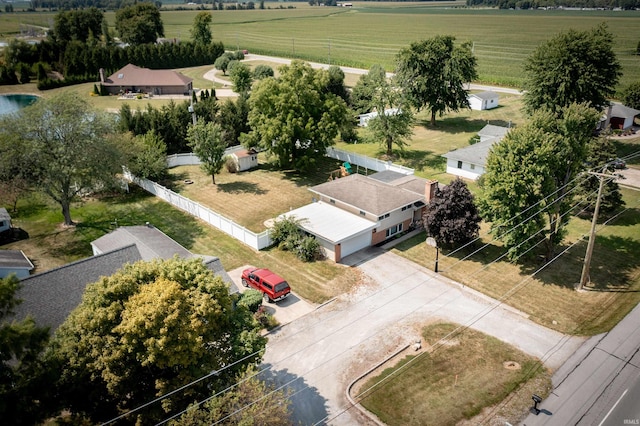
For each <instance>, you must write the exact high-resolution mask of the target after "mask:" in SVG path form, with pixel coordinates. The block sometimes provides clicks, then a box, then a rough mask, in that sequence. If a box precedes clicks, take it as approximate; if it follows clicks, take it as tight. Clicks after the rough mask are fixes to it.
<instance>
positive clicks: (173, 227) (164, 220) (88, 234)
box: [1, 186, 359, 303]
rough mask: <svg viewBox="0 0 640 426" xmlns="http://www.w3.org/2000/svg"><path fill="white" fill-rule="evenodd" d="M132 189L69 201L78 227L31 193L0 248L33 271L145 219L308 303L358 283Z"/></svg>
mask: <svg viewBox="0 0 640 426" xmlns="http://www.w3.org/2000/svg"><path fill="white" fill-rule="evenodd" d="M131 189H132V191H131V193H129V194H116V195H111V196H104V197H100V198H92V199H85V200H83V201H82V202H79V203H74V205H73V208H72V217H73V219H74V221H76V222H77V226H75V227H70V228H67V227H62V226H61V223H62V221H63V218H62V213H61V211H60V208H59V206H57V205H56V204H53V203H51V202H50V201H49V200H48V199H47V198H44V197H41V196H37V195H34V196H32V197H30V198H28V199H25V200H22V201H21V202H20V204H19V206H18V211H17V212H16V213H11V215H12V218H13V221H12V222H13V226H14V227H17V228H21V229H22V230H24V231H25V232H27V233H28V236H29V238H28V239H24V240H20V241H17V242H13V243H11V244H5V245H3V246H2V247H1V249H11V250H23V251H24V252H25V254H26V255H27V256H28V257H29V258H30V259H31V261H32V262H33V263H34V265H35V266H36V270H35V272H36V273H38V272H44V271H46V270H49V269H52V268H55V267H58V266H62V265H64V264H66V263H69V262H72V261H75V260H79V259H82V258H85V257H88V256H91V255H92V251H91V245H90V243H91V241H93V240H95V239H96V238H99V237H101V236H102V235H105V234H106V233H108V232H110V231H112V230H113V229H115V226H116V222H117V226H130V225H143V224H145V223H146V222H149V223H151V224H153V225H154V226H156V227H158V228H159V229H160V230H161V231H162V232H164V233H165V234H167V235H168V236H169V237H171V238H173V239H174V240H176V241H177V242H178V243H180V244H182V245H183V246H184V247H186V248H187V249H189V250H190V251H191V252H193V253H196V254H203V255H211V256H217V257H219V258H220V260H221V261H222V265H223V266H224V267H225V269H226V270H232V269H235V268H239V267H241V266H243V265H248V264H252V265H256V266H261V267H267V268H270V269H272V270H274V271H277V272H278V273H280V274H281V275H283V276H285V277H286V278H287V280H288V281H289V283H290V284H291V287H292V288H293V291H295V292H296V293H297V294H299V295H300V296H302V297H303V298H304V299H306V300H308V301H311V302H315V303H322V302H324V301H326V300H328V299H330V298H331V297H334V296H336V295H338V294H342V293H344V292H346V291H349V290H350V289H351V288H352V287H354V286H355V285H357V283H358V282H359V275H358V273H357V271H356V270H354V269H352V268H347V267H345V266H343V265H336V264H335V263H333V262H330V261H318V262H312V263H303V262H301V261H299V260H298V259H297V258H295V256H293V255H291V254H290V253H285V252H281V251H280V250H277V249H270V250H263V251H260V252H257V251H256V250H253V249H252V248H250V247H248V246H246V245H244V244H243V243H241V242H240V241H238V240H236V239H234V238H232V237H230V236H228V235H226V234H224V233H223V232H221V231H218V230H216V229H215V228H213V227H211V226H209V225H207V224H205V223H204V222H202V221H200V220H198V219H195V218H194V217H192V216H190V215H188V214H187V213H185V212H182V211H180V210H178V209H176V208H174V207H172V206H171V205H170V204H168V203H166V202H164V201H161V200H160V199H158V198H155V197H153V196H152V195H150V194H148V193H146V192H145V191H143V190H141V189H139V188H137V187H135V186H132V187H131ZM2 206H3V207H6V208H7V209H10V208H11V206H8V205H2Z"/></svg>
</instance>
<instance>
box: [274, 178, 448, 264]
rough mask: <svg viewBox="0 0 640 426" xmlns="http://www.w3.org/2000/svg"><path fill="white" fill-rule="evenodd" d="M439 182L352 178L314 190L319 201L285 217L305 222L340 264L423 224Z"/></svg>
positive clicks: (321, 185) (316, 187) (325, 184)
mask: <svg viewBox="0 0 640 426" xmlns="http://www.w3.org/2000/svg"><path fill="white" fill-rule="evenodd" d="M437 184H438V183H437V181H428V180H426V179H422V178H419V177H417V176H413V175H404V174H402V173H397V172H393V171H389V170H387V171H383V172H379V173H376V174H373V175H371V176H364V175H360V174H352V175H349V176H346V177H343V178H340V179H335V180H332V181H329V182H326V183H322V184H320V185H316V186H314V187H312V188H310V191H311V192H312V193H314V194H315V195H316V197H315V198H317V202H315V203H313V204H309V205H306V206H303V207H301V208H299V209H296V210H293V211H290V212H288V213H285V214H283V215H281V216H280V217H283V216H293V217H295V218H296V219H298V220H300V228H302V230H304V231H305V232H307V233H309V234H311V235H314V236H315V237H316V239H317V240H318V242H320V244H321V245H322V246H323V247H324V249H325V252H326V254H327V256H328V257H329V258H330V259H333V260H334V261H336V262H340V261H341V259H342V258H344V257H345V256H348V255H350V254H352V253H355V252H356V251H358V250H361V249H363V248H365V247H369V246H371V245H376V244H379V243H382V242H384V241H385V240H387V239H389V238H391V237H393V236H395V235H396V234H398V233H401V232H404V231H406V230H408V229H409V228H410V227H411V226H412V225H416V224H417V223H419V222H421V219H422V213H423V212H424V208H425V206H426V203H427V202H428V201H429V200H430V199H431V197H433V195H434V194H435V190H436V189H437Z"/></svg>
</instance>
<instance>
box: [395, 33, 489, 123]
mask: <svg viewBox="0 0 640 426" xmlns="http://www.w3.org/2000/svg"><path fill="white" fill-rule="evenodd" d="M454 41H455V37H452V36H443V35H439V36H435V37H433V38H430V39H427V40H423V41H419V42H414V43H411V45H410V46H409V48H406V49H402V50H401V51H400V53H398V56H397V58H396V62H397V65H396V79H397V82H398V87H400V88H402V90H403V92H404V94H405V96H406V97H407V98H408V100H409V102H410V103H411V104H412V105H413V106H414V107H415V108H417V109H418V110H421V109H422V108H425V107H426V108H427V109H428V110H429V111H431V125H432V126H434V125H435V123H436V115H437V114H439V115H442V114H444V113H445V112H447V111H449V110H452V111H458V110H459V109H460V108H469V101H468V99H467V95H468V94H467V91H466V90H465V85H466V84H467V83H469V82H470V81H472V80H474V79H476V78H477V77H478V74H477V71H476V58H475V57H474V56H473V52H472V51H471V43H470V42H466V43H463V44H461V45H456V44H454Z"/></svg>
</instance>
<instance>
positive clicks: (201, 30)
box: [191, 12, 213, 45]
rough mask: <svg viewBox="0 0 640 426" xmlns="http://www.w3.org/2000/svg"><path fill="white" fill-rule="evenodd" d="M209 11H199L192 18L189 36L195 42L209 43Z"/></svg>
mask: <svg viewBox="0 0 640 426" xmlns="http://www.w3.org/2000/svg"><path fill="white" fill-rule="evenodd" d="M212 20H213V18H212V17H211V12H199V13H198V14H197V15H196V17H195V18H194V19H193V27H192V28H191V38H192V39H193V41H194V42H195V43H197V44H205V45H206V44H209V43H211V40H213V36H212V35H211V21H212Z"/></svg>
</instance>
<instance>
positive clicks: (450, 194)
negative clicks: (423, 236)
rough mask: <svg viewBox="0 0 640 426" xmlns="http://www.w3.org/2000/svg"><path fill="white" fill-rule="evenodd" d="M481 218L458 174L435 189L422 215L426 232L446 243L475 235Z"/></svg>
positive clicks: (451, 243)
mask: <svg viewBox="0 0 640 426" xmlns="http://www.w3.org/2000/svg"><path fill="white" fill-rule="evenodd" d="M481 220H482V219H481V218H480V216H479V215H478V209H477V207H476V205H475V202H474V197H473V195H472V194H471V192H470V191H469V188H468V187H467V184H466V183H464V181H463V180H462V179H460V178H457V179H455V180H454V181H453V182H451V183H450V184H449V185H447V186H445V187H444V188H443V189H438V190H437V191H436V194H435V197H434V198H433V199H432V200H431V201H429V204H427V207H426V210H425V212H424V215H423V223H424V227H425V229H426V230H427V235H429V236H431V237H433V238H435V240H436V241H437V242H438V245H448V246H455V245H458V244H465V243H467V242H469V241H471V240H473V239H474V238H476V237H477V236H478V232H479V231H480V221H481Z"/></svg>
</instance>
